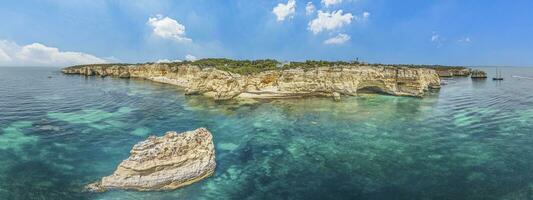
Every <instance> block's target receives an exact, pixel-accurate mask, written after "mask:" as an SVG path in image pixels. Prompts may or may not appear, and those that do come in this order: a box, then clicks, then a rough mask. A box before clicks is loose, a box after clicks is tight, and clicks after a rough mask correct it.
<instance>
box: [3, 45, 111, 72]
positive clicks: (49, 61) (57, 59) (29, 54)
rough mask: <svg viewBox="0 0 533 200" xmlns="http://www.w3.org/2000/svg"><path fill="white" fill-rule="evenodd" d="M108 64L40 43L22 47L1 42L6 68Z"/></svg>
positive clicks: (83, 54)
mask: <svg viewBox="0 0 533 200" xmlns="http://www.w3.org/2000/svg"><path fill="white" fill-rule="evenodd" d="M107 62H108V60H106V59H102V58H98V57H96V56H93V55H90V54H86V53H81V52H71V51H60V50H59V49H58V48H54V47H48V46H45V45H43V44H40V43H33V44H29V45H24V46H20V45H18V44H16V43H15V42H11V41H7V40H0V65H4V66H9V65H10V66H68V65H78V64H95V63H107Z"/></svg>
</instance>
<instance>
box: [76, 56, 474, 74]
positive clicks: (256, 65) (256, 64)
mask: <svg viewBox="0 0 533 200" xmlns="http://www.w3.org/2000/svg"><path fill="white" fill-rule="evenodd" d="M139 64H143V63H139ZM144 64H153V63H144ZM160 64H162V65H167V66H170V67H177V66H181V65H195V66H199V67H201V68H209V67H212V68H216V69H219V70H223V71H228V72H232V73H238V74H254V73H259V72H263V71H268V70H283V69H294V68H302V69H313V68H317V67H335V66H363V65H364V66H389V67H412V68H432V69H437V70H439V69H465V67H462V66H443V65H408V64H395V65H392V64H380V63H362V62H358V61H350V62H345V61H315V60H307V61H305V62H279V61H277V60H272V59H266V60H231V59H226V58H206V59H200V60H196V61H183V62H172V63H160ZM129 65H132V64H126V63H113V64H91V65H77V66H72V67H71V68H76V67H84V66H101V67H111V66H129Z"/></svg>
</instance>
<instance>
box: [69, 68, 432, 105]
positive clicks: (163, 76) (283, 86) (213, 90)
mask: <svg viewBox="0 0 533 200" xmlns="http://www.w3.org/2000/svg"><path fill="white" fill-rule="evenodd" d="M62 72H63V73H66V74H83V75H87V76H93V75H97V76H115V77H123V78H127V77H137V78H146V79H149V80H153V81H157V82H162V83H168V84H173V85H178V86H181V87H183V88H184V89H185V93H186V94H189V95H193V94H202V95H206V96H209V97H212V98H214V99H215V100H227V99H232V98H236V97H238V98H258V99H264V98H295V97H306V96H332V94H336V93H338V94H340V95H356V94H358V91H359V90H364V91H366V92H372V93H382V94H389V95H397V96H416V97H420V96H423V95H424V94H425V93H426V92H427V91H428V90H429V89H432V88H439V87H440V79H439V75H438V74H437V72H436V71H435V70H434V69H428V68H409V67H392V66H335V67H318V68H312V69H305V70H304V69H299V68H296V69H283V70H282V69H280V70H270V71H264V72H260V73H256V74H251V75H241V74H235V73H231V72H227V71H222V70H218V69H215V68H200V67H198V66H194V65H188V64H183V65H178V66H175V65H170V64H166V63H155V64H138V65H126V66H124V65H87V66H75V67H68V68H65V69H63V70H62Z"/></svg>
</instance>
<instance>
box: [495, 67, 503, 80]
mask: <svg viewBox="0 0 533 200" xmlns="http://www.w3.org/2000/svg"><path fill="white" fill-rule="evenodd" d="M492 80H495V81H503V76H502V72H501V71H499V70H498V68H496V76H495V77H492Z"/></svg>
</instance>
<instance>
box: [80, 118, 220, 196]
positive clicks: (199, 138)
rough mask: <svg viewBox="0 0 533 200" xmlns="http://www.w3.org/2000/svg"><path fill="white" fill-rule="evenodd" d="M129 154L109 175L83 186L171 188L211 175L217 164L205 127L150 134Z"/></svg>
mask: <svg viewBox="0 0 533 200" xmlns="http://www.w3.org/2000/svg"><path fill="white" fill-rule="evenodd" d="M130 153H131V155H130V157H129V158H128V159H126V160H124V161H122V163H120V165H119V166H118V167H117V170H116V171H115V172H114V173H113V174H112V175H111V176H106V177H103V178H102V180H100V181H98V182H96V183H92V184H89V185H88V186H87V187H86V189H87V190H89V191H93V192H103V191H105V190H107V189H129V190H139V191H154V190H172V189H176V188H179V187H182V186H186V185H189V184H192V183H194V182H197V181H199V180H201V179H203V178H206V177H208V176H211V175H212V174H213V172H214V171H215V167H216V163H215V148H214V145H213V136H212V135H211V133H209V131H208V130H207V129H205V128H199V129H196V130H194V131H188V132H184V133H180V134H178V133H176V132H167V133H166V134H165V135H164V136H162V137H155V136H151V137H149V138H148V139H147V140H145V141H142V142H139V143H138V144H136V145H135V146H133V148H132V150H131V152H130Z"/></svg>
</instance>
